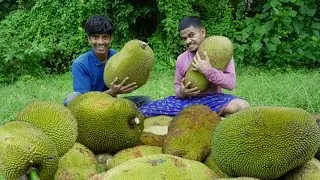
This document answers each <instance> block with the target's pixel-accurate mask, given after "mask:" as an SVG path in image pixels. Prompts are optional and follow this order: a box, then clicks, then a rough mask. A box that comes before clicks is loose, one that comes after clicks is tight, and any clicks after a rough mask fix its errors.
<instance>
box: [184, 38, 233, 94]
mask: <svg viewBox="0 0 320 180" xmlns="http://www.w3.org/2000/svg"><path fill="white" fill-rule="evenodd" d="M233 50H234V49H233V44H232V42H231V40H230V39H229V38H227V37H225V36H209V37H207V38H206V39H205V40H204V41H203V42H202V43H201V44H200V46H199V48H198V51H197V52H198V53H199V55H200V58H201V59H205V56H204V51H206V53H207V55H208V57H209V61H210V64H211V66H212V67H213V68H216V69H218V70H221V71H225V69H226V68H227V66H228V64H229V63H230V60H231V59H232V57H233ZM192 67H193V66H192V64H190V66H189V68H188V70H187V72H186V76H185V82H191V87H198V89H199V90H200V91H205V90H206V89H207V88H208V86H209V84H210V83H209V81H208V79H207V78H206V76H205V75H204V74H202V73H200V72H199V71H195V70H192Z"/></svg>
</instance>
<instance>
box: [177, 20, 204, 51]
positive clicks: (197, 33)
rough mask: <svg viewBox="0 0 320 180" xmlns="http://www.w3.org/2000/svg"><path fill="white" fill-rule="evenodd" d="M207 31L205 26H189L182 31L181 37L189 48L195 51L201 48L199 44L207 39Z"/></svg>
mask: <svg viewBox="0 0 320 180" xmlns="http://www.w3.org/2000/svg"><path fill="white" fill-rule="evenodd" d="M205 36H206V31H205V29H204V28H194V27H193V26H191V27H188V28H186V29H184V30H181V31H180V37H181V39H182V40H183V41H184V44H185V45H186V47H187V50H188V51H190V52H192V53H195V52H196V51H197V49H198V48H199V45H200V44H201V43H202V41H203V40H204V39H205Z"/></svg>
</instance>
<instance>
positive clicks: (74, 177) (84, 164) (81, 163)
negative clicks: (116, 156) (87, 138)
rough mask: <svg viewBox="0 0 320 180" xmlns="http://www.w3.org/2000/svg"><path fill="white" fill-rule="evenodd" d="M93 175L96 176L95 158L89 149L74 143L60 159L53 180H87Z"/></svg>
mask: <svg viewBox="0 0 320 180" xmlns="http://www.w3.org/2000/svg"><path fill="white" fill-rule="evenodd" d="M95 174H98V171H97V160H96V157H95V156H94V154H93V152H92V151H91V150H90V149H88V148H87V147H85V146H84V145H82V144H80V143H77V142H76V143H75V144H74V146H73V147H72V148H71V149H70V150H69V151H68V152H67V153H66V154H64V155H63V156H62V157H61V158H60V160H59V165H58V170H57V172H56V174H55V178H54V179H55V180H87V179H89V178H90V177H91V176H93V175H95Z"/></svg>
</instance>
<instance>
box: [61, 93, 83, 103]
mask: <svg viewBox="0 0 320 180" xmlns="http://www.w3.org/2000/svg"><path fill="white" fill-rule="evenodd" d="M80 94H81V93H79V92H73V93H70V94H68V96H67V97H66V98H65V99H64V101H63V104H64V106H67V105H68V104H69V103H70V102H71V101H72V100H73V99H74V98H76V97H77V96H79V95H80Z"/></svg>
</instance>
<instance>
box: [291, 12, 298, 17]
mask: <svg viewBox="0 0 320 180" xmlns="http://www.w3.org/2000/svg"><path fill="white" fill-rule="evenodd" d="M297 14H298V12H297V11H295V10H291V12H290V16H291V17H296V16H297Z"/></svg>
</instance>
